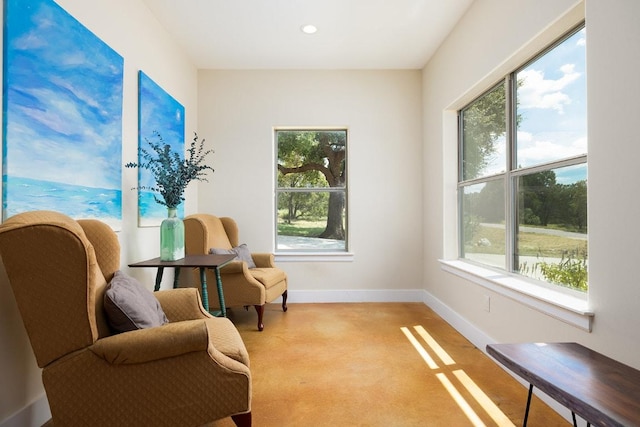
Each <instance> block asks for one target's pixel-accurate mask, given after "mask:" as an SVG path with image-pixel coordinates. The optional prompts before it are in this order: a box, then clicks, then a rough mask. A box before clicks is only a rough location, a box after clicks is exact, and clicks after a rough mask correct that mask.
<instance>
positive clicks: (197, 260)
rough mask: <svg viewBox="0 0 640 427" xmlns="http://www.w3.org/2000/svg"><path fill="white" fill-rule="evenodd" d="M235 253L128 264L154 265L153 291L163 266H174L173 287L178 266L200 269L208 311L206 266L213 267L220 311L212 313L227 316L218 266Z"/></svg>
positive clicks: (204, 300)
mask: <svg viewBox="0 0 640 427" xmlns="http://www.w3.org/2000/svg"><path fill="white" fill-rule="evenodd" d="M235 257H236V255H187V256H185V257H184V258H182V259H179V260H177V261H160V257H158V258H153V259H149V260H146V261H141V262H136V263H133V264H129V267H155V268H157V269H158V272H157V273H156V285H155V287H154V291H158V290H159V289H160V283H161V282H162V274H163V272H164V269H165V267H173V268H174V278H173V287H174V288H176V287H178V277H179V275H180V268H182V267H191V268H199V269H200V283H201V284H202V305H203V306H204V308H205V310H207V311H209V293H208V291H207V274H206V271H207V268H211V269H213V271H214V272H215V275H216V287H217V289H218V300H219V301H220V312H216V313H212V314H214V315H221V316H223V317H226V316H227V309H226V307H225V304H224V293H223V292H222V279H221V278H220V268H221V267H224V266H225V265H227V264H228V263H230V262H231V261H233V260H234V258H235Z"/></svg>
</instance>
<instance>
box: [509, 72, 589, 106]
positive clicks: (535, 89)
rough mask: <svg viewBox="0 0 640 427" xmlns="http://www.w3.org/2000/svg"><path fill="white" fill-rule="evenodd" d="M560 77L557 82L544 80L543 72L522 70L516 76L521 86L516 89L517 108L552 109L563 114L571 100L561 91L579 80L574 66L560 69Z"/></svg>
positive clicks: (578, 74)
mask: <svg viewBox="0 0 640 427" xmlns="http://www.w3.org/2000/svg"><path fill="white" fill-rule="evenodd" d="M560 71H561V72H562V76H561V77H560V78H559V79H557V80H551V79H545V76H544V71H540V70H534V69H529V70H524V71H522V72H520V73H519V74H518V78H519V79H521V80H522V86H521V87H520V88H518V102H519V108H541V109H554V110H556V111H558V113H560V114H563V113H564V106H565V105H569V104H571V98H570V97H569V95H567V94H566V93H565V92H563V90H564V89H565V88H566V87H567V86H568V85H569V84H571V83H573V82H574V81H576V80H577V79H578V78H580V73H578V72H576V71H575V65H574V64H565V65H563V66H561V67H560Z"/></svg>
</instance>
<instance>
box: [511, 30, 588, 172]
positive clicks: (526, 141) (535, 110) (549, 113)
mask: <svg viewBox="0 0 640 427" xmlns="http://www.w3.org/2000/svg"><path fill="white" fill-rule="evenodd" d="M585 46H586V41H585V31H584V30H582V31H579V32H578V33H576V34H574V35H573V36H571V37H570V38H568V39H567V40H566V41H564V42H563V43H562V44H560V45H559V46H557V47H556V48H554V49H553V50H552V51H551V52H549V53H548V54H546V55H544V56H542V57H541V58H540V59H538V60H537V61H535V62H534V63H532V64H530V65H529V66H527V67H526V68H525V69H523V70H521V71H520V72H518V80H521V81H522V82H523V85H522V86H521V87H520V88H519V89H518V114H519V115H520V117H521V118H522V122H521V124H520V127H519V129H518V153H517V158H518V160H517V164H518V165H519V166H532V165H535V164H539V163H544V162H548V161H553V160H558V159H560V158H567V157H573V156H576V155H580V154H585V153H586V152H587V104H586V93H587V90H586V64H585V56H586V55H585Z"/></svg>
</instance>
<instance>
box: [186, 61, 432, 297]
mask: <svg viewBox="0 0 640 427" xmlns="http://www.w3.org/2000/svg"><path fill="white" fill-rule="evenodd" d="M198 92H199V108H198V111H199V123H200V131H201V135H202V136H203V137H205V138H206V139H207V141H208V142H210V143H211V144H212V145H211V146H212V147H213V149H214V150H215V154H214V168H215V170H216V171H215V173H214V176H213V179H212V180H211V182H210V183H209V184H208V185H207V184H201V186H200V198H199V203H198V205H199V208H200V210H201V211H202V212H208V213H213V214H215V215H219V216H231V217H234V218H235V219H236V220H237V221H238V224H239V227H240V239H241V241H243V242H245V243H247V245H248V246H249V248H250V249H252V250H254V251H273V238H274V237H273V236H274V224H275V220H274V189H273V182H274V179H275V178H274V177H275V165H274V144H273V128H274V127H278V126H345V127H347V128H348V129H349V134H348V135H349V141H348V148H347V150H348V179H349V182H348V186H349V193H348V201H349V242H350V249H351V251H352V252H353V254H354V259H353V261H352V262H317V261H310V262H282V261H279V265H280V266H281V267H282V268H284V269H285V270H286V271H287V273H288V275H289V295H290V298H291V301H294V302H295V301H301V300H305V301H314V300H322V301H327V300H336V299H337V300H342V301H344V300H363V299H376V298H380V297H383V298H389V297H393V296H397V295H398V292H397V290H399V289H413V290H414V291H415V290H418V289H420V287H421V275H422V272H421V267H420V264H421V259H422V242H421V235H422V164H421V158H422V146H421V131H422V125H421V123H420V115H421V74H420V72H419V71H415V70H414V71H277V70H276V71H258V70H256V71H234V70H230V71H221V70H217V71H213V70H200V72H199V91H198ZM349 290H356V291H361V290H375V291H379V292H378V293H376V292H369V293H365V295H362V294H361V293H359V292H356V294H357V296H356V295H354V293H348V292H346V291H349ZM389 290H393V292H387V291H389ZM376 295H377V296H376ZM382 295H383V296H382ZM402 298H406V296H404V295H403V296H402Z"/></svg>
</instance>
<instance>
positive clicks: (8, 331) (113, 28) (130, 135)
mask: <svg viewBox="0 0 640 427" xmlns="http://www.w3.org/2000/svg"><path fill="white" fill-rule="evenodd" d="M57 3H58V4H59V5H60V6H62V7H63V8H64V9H65V10H66V11H67V12H69V13H70V14H71V15H72V16H74V17H75V18H76V19H78V20H79V21H80V22H81V23H82V24H83V25H85V26H86V27H87V28H89V29H90V30H91V31H92V32H94V33H95V34H96V35H97V36H98V37H100V38H101V39H102V40H103V41H104V42H105V43H107V44H108V45H109V46H111V47H112V48H113V49H114V50H115V51H116V52H118V53H119V54H120V55H121V56H122V57H123V58H124V100H123V134H122V136H123V141H122V143H123V164H124V163H125V162H127V161H136V159H137V146H138V123H137V120H138V119H137V117H138V109H137V108H138V107H137V105H138V102H137V93H138V89H137V88H138V83H137V76H138V70H143V71H144V72H145V73H146V74H147V75H149V76H150V77H151V78H152V79H153V80H154V81H155V82H156V83H158V84H159V85H160V86H161V87H163V88H164V89H165V90H166V91H167V92H169V93H170V94H171V95H172V96H173V97H174V98H176V99H177V100H178V101H179V102H180V103H181V104H182V105H183V106H184V107H185V114H186V117H185V129H186V132H187V136H188V137H190V135H191V132H192V131H194V130H197V71H196V68H195V67H194V65H193V64H192V63H191V62H190V60H189V59H188V58H187V57H186V56H185V54H184V53H183V52H182V51H181V50H180V49H179V48H178V46H177V45H176V44H175V43H174V42H173V41H172V39H170V38H169V37H168V36H167V34H166V33H165V31H164V30H163V28H162V27H161V26H160V25H159V24H158V22H157V21H156V20H155V18H154V17H153V16H152V15H151V14H150V12H149V11H148V9H147V8H146V6H145V5H144V3H143V2H142V1H141V0H116V1H114V0H92V1H90V2H88V1H86V0H57ZM136 180H137V171H136V170H134V169H124V168H123V185H122V188H123V194H122V204H123V227H122V231H121V232H119V233H118V234H119V238H120V242H121V246H122V257H121V260H122V268H127V267H126V265H127V264H128V263H130V262H134V261H139V260H142V259H145V258H151V257H155V256H158V255H159V253H157V248H158V247H159V230H158V228H157V227H154V228H145V229H139V228H138V226H137V195H136V191H132V190H130V188H132V187H135V186H136ZM196 192H197V188H196V186H194V187H193V188H191V187H190V188H189V190H188V193H187V197H188V198H189V200H188V203H187V205H186V209H187V212H190V211H193V210H195V206H196V197H195V194H196ZM189 195H190V196H191V197H189ZM143 270H144V269H138V270H136V271H131V272H130V273H131V274H132V275H135V276H137V277H138V278H139V279H141V280H144V282H145V283H147V284H149V287H150V288H151V287H152V286H153V274H154V273H153V272H152V271H150V270H148V271H143ZM170 279H171V278H170V277H169V278H168V280H165V282H164V285H163V286H167V282H168V281H170ZM48 418H49V410H48V406H47V404H46V398H45V397H44V390H43V388H42V381H41V375H40V369H39V368H38V367H37V365H36V363H35V358H34V357H33V355H32V351H31V347H30V345H29V342H28V338H27V336H26V332H25V331H24V327H23V326H22V320H21V318H20V316H19V313H18V311H17V307H16V306H15V302H14V300H13V295H12V294H11V290H10V288H9V285H8V283H7V282H6V276H5V274H4V270H2V274H1V275H0V426H2V427H13V426H16V427H18V426H19V427H24V426H40V425H42V423H43V422H44V421H46V420H47V419H48Z"/></svg>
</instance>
